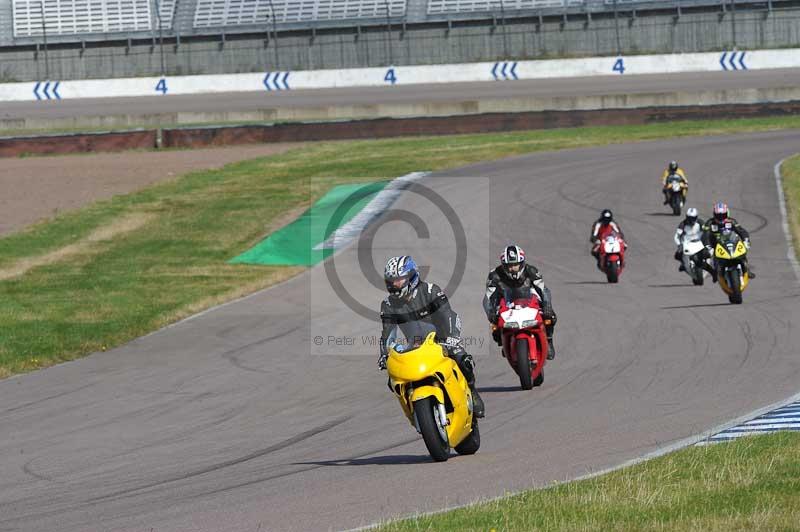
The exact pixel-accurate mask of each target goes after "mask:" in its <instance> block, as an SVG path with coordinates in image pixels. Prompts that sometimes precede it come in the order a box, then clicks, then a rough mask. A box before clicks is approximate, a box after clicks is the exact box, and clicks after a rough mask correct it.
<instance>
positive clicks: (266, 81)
mask: <svg viewBox="0 0 800 532" xmlns="http://www.w3.org/2000/svg"><path fill="white" fill-rule="evenodd" d="M269 74H270V73H269V72H267V75H266V76H264V80H263V81H262V82H261V83H263V84H264V86H265V87H266V88H267V90H268V91H271V90H272V87H270V86H269Z"/></svg>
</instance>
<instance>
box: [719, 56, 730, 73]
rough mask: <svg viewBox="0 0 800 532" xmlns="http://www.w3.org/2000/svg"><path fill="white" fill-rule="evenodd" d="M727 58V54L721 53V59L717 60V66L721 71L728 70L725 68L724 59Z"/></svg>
mask: <svg viewBox="0 0 800 532" xmlns="http://www.w3.org/2000/svg"><path fill="white" fill-rule="evenodd" d="M727 56H728V52H722V57H720V58H719V64H720V66H721V67H722V70H728V67H726V66H725V58H726V57H727Z"/></svg>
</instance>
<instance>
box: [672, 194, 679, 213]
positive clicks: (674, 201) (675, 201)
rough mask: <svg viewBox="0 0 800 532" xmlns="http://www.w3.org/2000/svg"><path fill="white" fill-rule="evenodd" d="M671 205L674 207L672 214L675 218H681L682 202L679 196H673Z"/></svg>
mask: <svg viewBox="0 0 800 532" xmlns="http://www.w3.org/2000/svg"><path fill="white" fill-rule="evenodd" d="M670 204H671V205H672V214H673V215H675V216H680V215H681V200H680V196H678V195H677V194H673V195H672V200H671V201H670Z"/></svg>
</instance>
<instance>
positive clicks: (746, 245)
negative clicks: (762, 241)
mask: <svg viewBox="0 0 800 532" xmlns="http://www.w3.org/2000/svg"><path fill="white" fill-rule="evenodd" d="M744 247H746V248H747V249H748V250H750V239H749V238H745V239H744Z"/></svg>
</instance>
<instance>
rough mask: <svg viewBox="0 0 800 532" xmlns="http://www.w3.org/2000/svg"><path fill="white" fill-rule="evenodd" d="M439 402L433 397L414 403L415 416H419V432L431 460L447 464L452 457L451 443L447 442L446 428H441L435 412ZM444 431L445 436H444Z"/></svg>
mask: <svg viewBox="0 0 800 532" xmlns="http://www.w3.org/2000/svg"><path fill="white" fill-rule="evenodd" d="M437 404H438V402H437V401H436V399H435V398H433V397H426V398H425V399H420V400H419V401H416V402H415V403H414V414H415V415H416V416H417V423H418V424H419V431H420V432H421V433H422V439H423V440H425V447H427V448H428V453H430V455H431V458H433V459H434V460H435V461H437V462H446V461H447V459H448V458H449V457H450V442H449V441H447V429H446V427H441V426H439V423H438V422H437V421H436V417H437V416H436V414H435V410H437V406H436V405H437ZM442 431H444V435H443V434H442Z"/></svg>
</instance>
